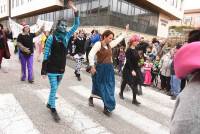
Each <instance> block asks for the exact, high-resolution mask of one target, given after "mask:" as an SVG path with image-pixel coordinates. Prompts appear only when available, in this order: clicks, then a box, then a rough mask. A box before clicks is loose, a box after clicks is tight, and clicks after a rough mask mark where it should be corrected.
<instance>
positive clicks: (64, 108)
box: [35, 89, 111, 134]
mask: <svg viewBox="0 0 200 134" xmlns="http://www.w3.org/2000/svg"><path fill="white" fill-rule="evenodd" d="M35 92H36V94H37V95H38V97H39V98H40V99H41V100H42V101H43V102H44V103H46V102H47V100H48V95H49V89H42V90H38V91H35ZM57 96H58V98H59V99H58V100H56V101H57V105H56V107H57V111H58V113H59V114H62V115H63V116H64V120H66V121H67V122H69V123H70V124H72V127H73V128H74V129H75V130H76V131H79V132H80V133H82V134H94V133H96V134H98V133H99V134H100V133H101V134H111V132H109V131H108V130H107V129H106V128H104V127H102V126H101V125H100V124H98V123H97V122H95V121H93V119H91V118H90V117H88V116H86V115H84V114H83V113H81V112H80V111H79V110H78V109H76V108H75V107H73V106H72V105H71V104H69V103H67V102H66V101H65V100H64V98H62V97H61V96H60V95H58V94H57Z"/></svg>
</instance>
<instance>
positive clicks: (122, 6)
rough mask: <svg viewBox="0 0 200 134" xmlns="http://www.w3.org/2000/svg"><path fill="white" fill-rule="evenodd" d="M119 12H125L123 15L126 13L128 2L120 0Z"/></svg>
mask: <svg viewBox="0 0 200 134" xmlns="http://www.w3.org/2000/svg"><path fill="white" fill-rule="evenodd" d="M121 13H122V14H125V15H127V13H128V3H126V2H125V1H122V4H121Z"/></svg>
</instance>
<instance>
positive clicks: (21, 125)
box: [0, 94, 40, 134]
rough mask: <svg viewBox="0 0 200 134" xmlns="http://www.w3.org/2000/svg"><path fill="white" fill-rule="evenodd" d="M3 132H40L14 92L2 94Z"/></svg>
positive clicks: (0, 115) (0, 127) (0, 129)
mask: <svg viewBox="0 0 200 134" xmlns="http://www.w3.org/2000/svg"><path fill="white" fill-rule="evenodd" d="M0 133H1V134H39V133H40V132H39V131H38V130H37V129H36V128H35V127H34V125H33V123H32V121H31V120H30V119H29V117H28V116H27V115H26V113H25V112H24V111H23V109H22V107H21V106H20V104H19V103H18V102H17V100H16V98H15V97H14V96H13V95H12V94H1V95H0Z"/></svg>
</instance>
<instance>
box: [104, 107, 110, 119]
mask: <svg viewBox="0 0 200 134" xmlns="http://www.w3.org/2000/svg"><path fill="white" fill-rule="evenodd" d="M103 113H104V114H105V115H106V116H108V117H110V116H111V112H110V111H109V110H108V109H107V108H106V107H105V106H104V110H103Z"/></svg>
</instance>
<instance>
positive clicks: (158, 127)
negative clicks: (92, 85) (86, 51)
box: [69, 85, 169, 134]
mask: <svg viewBox="0 0 200 134" xmlns="http://www.w3.org/2000/svg"><path fill="white" fill-rule="evenodd" d="M69 88H70V90H71V91H73V92H75V93H77V94H79V95H80V96H82V97H85V98H88V97H89V96H90V93H91V91H90V90H89V89H88V88H86V87H84V86H81V85H80V86H71V87H69ZM96 104H97V105H102V103H101V102H100V101H95V105H96ZM102 107H103V106H102ZM113 114H116V115H118V116H119V117H121V118H122V119H123V120H125V121H126V122H128V123H130V124H132V125H133V126H135V127H137V128H139V129H141V130H142V131H144V132H147V133H149V134H168V133H169V129H168V128H167V127H166V126H163V125H162V124H160V123H158V122H156V121H153V120H151V119H148V118H147V117H145V116H143V115H140V114H138V113H136V112H134V111H131V110H129V109H128V108H126V107H124V106H122V105H120V104H117V107H116V109H115V110H114V112H113ZM130 118H131V119H130Z"/></svg>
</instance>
